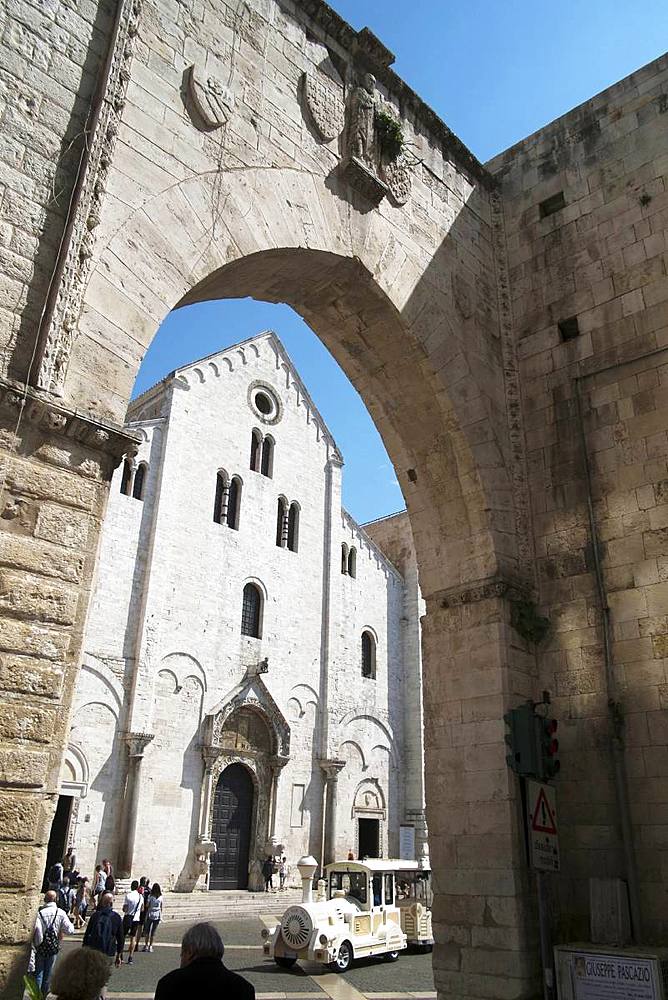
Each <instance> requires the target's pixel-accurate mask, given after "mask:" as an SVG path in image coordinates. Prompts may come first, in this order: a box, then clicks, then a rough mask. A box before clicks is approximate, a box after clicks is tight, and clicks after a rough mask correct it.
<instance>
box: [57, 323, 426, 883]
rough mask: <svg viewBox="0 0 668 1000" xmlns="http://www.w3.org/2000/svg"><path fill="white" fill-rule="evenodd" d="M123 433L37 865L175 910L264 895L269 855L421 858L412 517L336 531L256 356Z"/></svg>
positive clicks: (330, 501) (289, 405)
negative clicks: (105, 871) (103, 878)
mask: <svg viewBox="0 0 668 1000" xmlns="http://www.w3.org/2000/svg"><path fill="white" fill-rule="evenodd" d="M126 429H127V430H128V431H129V432H131V433H133V434H135V435H136V436H137V438H138V449H137V454H136V456H134V457H133V458H132V459H126V460H125V462H124V464H123V465H121V466H120V467H119V468H118V469H117V470H116V473H115V477H114V481H113V483H112V488H111V494H110V500H109V510H108V516H107V520H106V522H105V526H104V530H103V535H102V541H101V549H100V556H99V566H98V572H97V580H96V585H95V591H94V596H93V601H92V605H91V612H90V616H89V620H88V625H87V630H86V640H85V653H84V656H83V664H82V671H81V674H80V677H79V681H78V688H77V692H76V699H75V704H74V707H73V712H72V721H71V731H70V739H69V747H68V751H67V755H66V761H65V773H64V775H63V779H62V782H61V796H60V800H59V808H58V814H59V818H58V816H57V821H56V823H55V824H54V831H53V833H52V842H51V845H50V854H51V855H52V856H55V854H56V853H57V852H58V851H59V850H60V848H61V846H62V844H63V843H64V841H65V840H68V841H74V843H75V845H76V847H77V852H78V859H79V866H80V867H81V869H82V870H83V871H85V872H91V871H92V869H93V867H94V865H95V863H96V862H97V861H99V860H100V859H101V858H102V857H109V858H110V859H112V860H115V861H116V865H117V870H118V872H119V874H120V875H129V874H130V873H132V874H133V875H139V874H142V873H143V872H149V873H150V875H151V877H152V878H157V879H158V881H160V883H161V884H162V885H164V886H166V887H169V888H173V889H177V890H181V891H189V890H193V889H206V888H210V889H234V888H242V889H243V888H251V889H253V888H259V887H260V886H261V884H262V883H261V875H260V865H261V862H262V859H263V857H265V856H266V854H267V853H268V852H270V853H272V854H276V853H279V852H280V853H285V854H286V855H287V857H288V860H289V862H290V863H292V864H293V865H294V863H295V862H296V861H297V859H298V858H299V857H300V856H301V855H302V854H305V853H310V854H313V855H314V856H315V857H316V858H317V859H318V860H319V861H320V862H321V864H326V863H328V862H329V861H331V860H334V859H336V858H342V857H346V856H347V854H348V852H349V851H352V852H353V853H354V855H355V856H356V857H357V856H364V855H370V856H385V857H387V856H398V855H399V852H400V849H401V850H403V851H404V853H405V852H408V853H412V852H420V850H421V849H422V845H423V844H424V842H425V836H426V832H425V822H424V787H423V786H424V782H423V750H422V707H421V671H420V636H419V614H420V601H421V599H420V596H419V589H418V583H417V573H416V570H415V557H414V554H413V547H412V541H411V537H410V529H409V526H408V521H407V518H406V515H402V514H399V515H395V516H393V517H390V518H386V519H382V520H381V521H379V522H375V523H373V524H371V525H369V526H367V528H363V527H360V525H358V524H356V523H355V521H354V520H353V519H352V518H351V517H350V516H349V515H348V514H347V513H346V512H345V511H344V510H343V509H342V507H341V475H342V464H343V462H342V457H341V455H340V453H339V451H338V449H337V446H336V444H335V442H334V440H333V438H332V436H331V434H330V432H329V431H328V429H327V427H326V426H325V424H324V422H323V420H322V418H321V417H320V415H319V414H318V412H317V410H316V408H315V406H314V405H313V403H312V401H311V399H310V397H309V394H308V391H307V390H306V388H305V386H304V385H303V383H302V382H301V380H300V378H299V375H298V374H297V372H296V371H295V369H294V367H293V365H292V363H291V362H290V359H289V358H288V356H287V354H286V352H285V350H284V348H283V346H282V345H281V343H280V341H279V340H278V338H277V337H276V336H275V334H273V333H271V332H267V333H263V334H261V335H259V336H257V337H255V338H253V339H251V340H249V341H245V342H244V343H241V344H238V345H236V346H234V347H232V348H229V349H227V350H225V351H222V352H220V353H218V354H215V355H213V356H211V357H209V358H205V359H203V360H202V361H199V362H196V363H194V364H190V365H188V366H186V367H184V368H181V369H179V370H177V371H175V372H174V373H172V374H171V375H170V376H168V377H167V378H166V379H164V380H163V381H162V382H160V383H159V384H158V385H156V386H154V387H153V388H152V389H150V390H149V391H147V392H145V393H144V394H143V395H142V396H140V397H139V398H138V399H136V400H135V401H134V402H133V403H132V404H131V407H130V410H129V412H128V423H127V428H126ZM400 835H401V848H400Z"/></svg>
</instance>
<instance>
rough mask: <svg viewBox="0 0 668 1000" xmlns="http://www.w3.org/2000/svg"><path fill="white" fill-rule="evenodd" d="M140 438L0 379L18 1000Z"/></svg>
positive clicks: (10, 957)
mask: <svg viewBox="0 0 668 1000" xmlns="http://www.w3.org/2000/svg"><path fill="white" fill-rule="evenodd" d="M135 451H136V439H135V438H134V437H133V436H132V435H131V434H126V433H124V432H123V431H121V430H120V429H117V428H114V427H112V426H110V425H107V424H102V423H99V422H97V421H96V420H93V419H90V418H88V417H86V416H83V415H82V414H80V413H75V412H74V411H73V410H71V409H69V408H68V407H67V406H64V405H62V403H60V402H58V401H56V400H54V399H48V398H46V397H45V396H44V395H40V394H38V393H36V392H35V391H34V390H32V389H30V388H26V387H25V386H21V387H17V386H15V385H12V384H10V383H8V382H6V381H4V380H2V379H0V483H1V484H2V490H1V493H0V831H1V836H2V852H1V858H0V897H1V899H2V927H3V932H2V941H1V942H0V995H2V996H3V997H14V996H16V997H20V996H22V994H23V986H22V978H23V974H24V972H25V970H26V968H27V955H28V950H27V942H28V940H29V938H30V935H31V932H32V926H33V922H34V915H35V911H36V908H37V903H38V899H39V892H40V889H41V881H42V873H43V871H44V864H45V860H46V847H47V843H48V840H49V833H50V829H51V822H52V820H53V814H54V810H55V808H56V804H57V801H58V790H59V782H60V772H61V766H62V760H63V754H64V750H65V746H66V744H67V738H68V734H69V726H70V718H69V717H70V709H71V704H72V697H73V694H74V690H75V684H76V677H77V674H78V670H79V665H80V663H81V653H82V643H83V632H84V626H85V621H86V613H87V610H88V600H89V596H90V590H91V586H92V579H93V572H94V568H95V560H96V555H97V547H98V541H99V535H100V527H101V522H102V518H103V516H104V511H105V507H106V500H107V493H108V485H109V480H110V478H111V476H112V473H113V470H114V468H115V467H116V465H118V463H119V462H120V461H121V459H122V457H123V455H124V454H126V453H128V452H135Z"/></svg>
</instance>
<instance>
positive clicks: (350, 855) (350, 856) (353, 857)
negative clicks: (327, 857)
mask: <svg viewBox="0 0 668 1000" xmlns="http://www.w3.org/2000/svg"><path fill="white" fill-rule="evenodd" d="M354 860H355V855H354V854H353V852H352V851H348V861H354Z"/></svg>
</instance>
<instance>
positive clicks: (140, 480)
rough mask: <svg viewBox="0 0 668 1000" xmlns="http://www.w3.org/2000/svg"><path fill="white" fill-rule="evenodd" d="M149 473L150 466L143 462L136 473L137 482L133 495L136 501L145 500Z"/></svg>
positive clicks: (135, 482) (134, 485) (133, 487)
mask: <svg viewBox="0 0 668 1000" xmlns="http://www.w3.org/2000/svg"><path fill="white" fill-rule="evenodd" d="M147 472H148V466H147V464H146V462H142V463H141V465H139V467H138V468H137V471H136V472H135V481H134V483H133V486H132V495H133V497H134V498H135V500H143V499H144V489H145V487H146V473H147Z"/></svg>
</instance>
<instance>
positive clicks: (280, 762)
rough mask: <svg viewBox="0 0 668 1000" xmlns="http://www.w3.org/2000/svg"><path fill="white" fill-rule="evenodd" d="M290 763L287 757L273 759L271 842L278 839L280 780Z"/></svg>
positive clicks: (270, 807)
mask: <svg viewBox="0 0 668 1000" xmlns="http://www.w3.org/2000/svg"><path fill="white" fill-rule="evenodd" d="M287 762H288V758H287V757H272V759H271V760H270V762H269V763H270V766H271V799H270V802H269V840H273V839H274V838H275V837H276V806H277V803H278V779H279V778H280V776H281V771H282V770H283V768H284V767H285V765H286V764H287Z"/></svg>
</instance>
